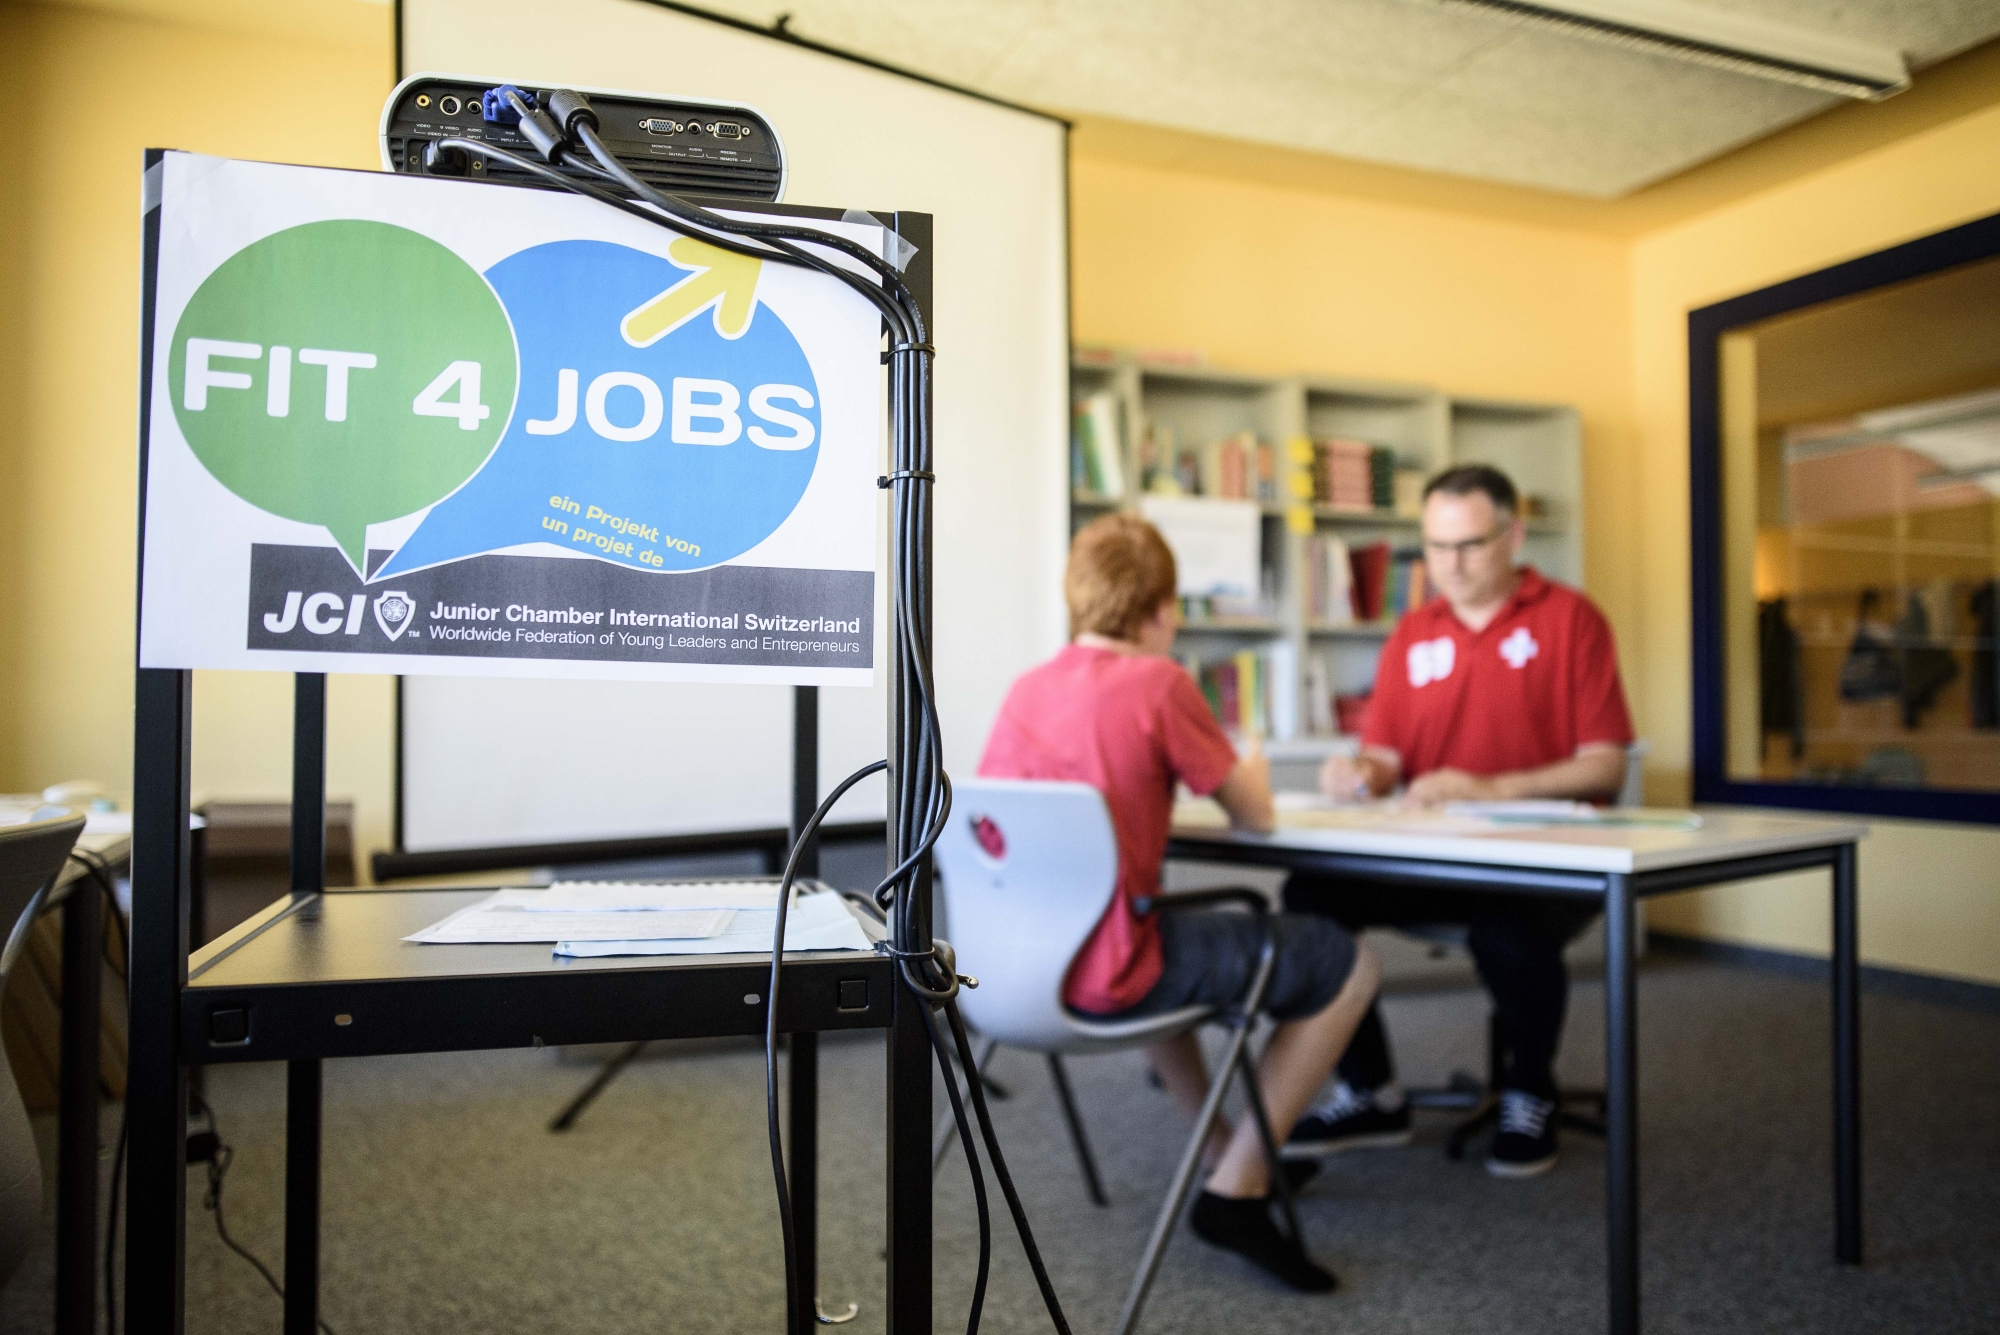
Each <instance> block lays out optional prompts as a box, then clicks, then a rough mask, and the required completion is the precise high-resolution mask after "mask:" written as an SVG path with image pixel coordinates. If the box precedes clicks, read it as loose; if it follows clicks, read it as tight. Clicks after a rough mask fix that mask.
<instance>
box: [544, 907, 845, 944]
mask: <svg viewBox="0 0 2000 1335" xmlns="http://www.w3.org/2000/svg"><path fill="white" fill-rule="evenodd" d="M777 926H778V910H777V909H776V908H775V907H773V908H769V909H741V910H738V911H737V914H736V920H735V921H734V922H732V923H730V924H729V930H728V931H726V932H724V933H722V934H721V935H720V936H711V937H707V938H705V939H702V940H688V939H685V938H682V939H678V940H672V941H636V940H634V941H572V940H564V941H562V942H560V943H558V944H557V946H556V954H558V955H570V956H577V957H595V956H603V955H737V954H742V955H769V954H770V953H771V934H772V933H773V932H774V931H776V930H777ZM874 945H875V943H874V942H873V941H871V940H870V939H869V937H868V933H867V932H866V931H864V930H863V929H862V926H861V923H860V922H859V921H858V920H857V919H856V918H855V916H854V914H853V912H852V911H851V910H850V909H849V908H848V907H847V901H846V900H844V899H842V898H841V897H840V896H839V895H837V894H831V893H822V894H816V895H800V896H799V897H798V898H797V899H795V900H793V901H792V908H791V912H789V913H787V914H786V915H785V949H786V950H787V951H794V950H872V949H874Z"/></svg>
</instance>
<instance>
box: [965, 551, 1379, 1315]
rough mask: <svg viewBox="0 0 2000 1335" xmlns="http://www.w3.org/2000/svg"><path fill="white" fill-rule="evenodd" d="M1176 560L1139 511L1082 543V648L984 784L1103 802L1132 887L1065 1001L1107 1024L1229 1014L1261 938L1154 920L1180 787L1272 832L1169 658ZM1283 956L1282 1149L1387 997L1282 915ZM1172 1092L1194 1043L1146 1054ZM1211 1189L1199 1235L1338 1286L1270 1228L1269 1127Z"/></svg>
mask: <svg viewBox="0 0 2000 1335" xmlns="http://www.w3.org/2000/svg"><path fill="white" fill-rule="evenodd" d="M1176 584H1177V581H1176V577H1175V570H1174V556H1173V552H1172V551H1171V550H1169V549H1168V547H1167V544H1166V542H1165V540H1164V539H1162V538H1161V537H1160V535H1159V532H1158V531H1157V530H1156V529H1154V528H1153V526H1152V525H1151V524H1148V523H1146V522H1145V521H1144V520H1142V519H1140V518H1138V517H1137V516H1135V515H1127V514H1117V515H1107V516H1105V517H1104V518H1102V519H1099V520H1097V521H1096V522H1094V523H1092V524H1089V525H1087V526H1086V527H1085V528H1083V529H1082V530H1081V531H1080V532H1079V533H1078V534H1077V535H1076V539H1075V541H1074V542H1073V543H1072V544H1071V546H1070V558H1069V568H1068V570H1067V571H1066V572H1065V574H1064V577H1063V593H1064V596H1065V597H1066V599H1067V600H1068V602H1069V612H1070V625H1071V629H1072V633H1073V634H1074V636H1075V638H1074V640H1073V641H1072V642H1071V643H1070V644H1069V645H1068V646H1067V647H1066V648H1064V649H1063V651H1062V652H1061V653H1059V654H1057V655H1056V656H1055V658H1053V659H1051V660H1050V661H1049V662H1047V663H1044V664H1042V666H1040V667H1038V668H1035V669H1033V670H1031V671H1029V672H1027V673H1024V674H1023V675H1022V676H1021V677H1020V679H1019V680H1017V681H1016V682H1015V683H1014V685H1013V688H1012V689H1011V690H1009V691H1008V693H1007V699H1006V701H1005V703H1003V704H1002V705H1001V707H1000V716H999V718H998V719H996V720H995V721H994V724H993V732H992V735H991V736H990V737H989V738H988V739H987V743H986V754H985V756H984V758H983V759H982V760H981V761H980V764H979V772H980V774H981V775H982V776H985V777H987V778H998V779H1058V780H1070V781H1080V782H1083V783H1087V784H1090V785H1091V786H1092V787H1094V788H1096V789H1097V790H1098V791H1099V792H1101V793H1103V794H1104V801H1105V805H1106V806H1107V807H1108V808H1109V809H1110V812H1111V823H1112V825H1113V827H1114V829H1115V832H1116V836H1117V841H1118V884H1117V887H1116V890H1115V892H1114V894H1113V895H1112V900H1111V904H1110V906H1109V907H1108V908H1107V909H1106V910H1105V913H1104V917H1103V919H1102V920H1101V921H1100V922H1099V923H1098V925H1097V928H1096V929H1095V930H1094V931H1093V932H1092V933H1091V936H1090V938H1089V939H1088V940H1087V941H1086V942H1085V943H1084V945H1083V948H1082V949H1081V950H1080V951H1078V952H1077V956H1076V959H1075V961H1074V962H1073V963H1072V964H1071V966H1070V970H1069V975H1068V978H1067V980H1066V982H1065V984H1064V989H1063V1000H1064V1002H1065V1003H1066V1004H1067V1005H1069V1006H1071V1007H1072V1008H1074V1009H1076V1010H1078V1011H1081V1012H1084V1013H1087V1014H1090V1015H1093V1016H1099V1017H1107V1018H1108V1017H1117V1016H1140V1015H1149V1014H1157V1013H1160V1012H1163V1011H1169V1010H1173V1009H1176V1008H1178V1007H1181V1006H1187V1005H1193V1004H1197V1003H1199V1004H1208V1005H1228V1004H1230V1003H1232V1002H1235V1001H1237V1000H1240V999H1241V997H1242V996H1243V993H1244V992H1245V991H1246V990H1247V989H1248V987H1249V985H1250V979H1251V974H1252V972H1253V971H1254V970H1255V968H1256V964H1257V959H1258V954H1259V952H1260V950H1261V941H1262V938H1261V936H1260V934H1259V932H1258V930H1257V923H1256V920H1255V919H1254V918H1252V917H1251V916H1250V915H1248V914H1244V913H1232V912H1191V911H1181V912H1173V913H1159V914H1152V913H1149V914H1143V915H1142V914H1140V913H1137V912H1135V911H1134V908H1133V901H1134V900H1135V899H1137V898H1140V897H1144V896H1156V895H1158V894H1159V893H1160V864H1161V863H1162V861H1164V859H1165V855H1166V846H1167V831H1168V826H1169V824H1170V821H1171V818H1172V814H1173V801H1174V785H1175V784H1176V783H1177V782H1178V783H1185V784H1186V785H1187V786H1188V788H1189V789H1190V790H1191V791H1192V792H1195V793H1197V794H1203V795H1213V796H1214V797H1215V799H1216V800H1217V801H1218V802H1220V803H1221V804H1222V806H1223V809H1224V810H1226V811H1227V812H1228V813H1229V815H1230V819H1231V821H1232V822H1234V823H1235V824H1237V825H1240V826H1245V827H1248V828H1251V829H1257V830H1269V829H1270V828H1271V827H1272V825H1273V823H1274V813H1273V805H1272V799H1271V778H1270V764H1269V762H1268V761H1266V760H1265V759H1264V757H1263V756H1262V755H1261V754H1256V753H1253V754H1251V755H1249V756H1246V757H1243V758H1241V759H1239V758H1238V757H1237V755H1236V749H1235V747H1233V746H1232V745H1231V744H1230V742H1229V739H1228V738H1227V737H1226V736H1224V735H1223V732H1222V729H1221V727H1220V726H1219V725H1218V724H1217V723H1216V721H1215V718H1214V716H1213V715H1212V714H1210V712H1209V709H1208V704H1207V702H1206V701H1205V700H1203V698H1202V695H1201V692H1200V690H1199V689H1198V688H1197V687H1196V686H1195V684H1194V682H1193V680H1192V679H1191V678H1190V677H1189V676H1188V674H1187V673H1186V672H1185V671H1184V670H1183V669H1182V668H1181V667H1180V665H1179V664H1177V663H1175V662H1174V661H1173V659H1171V658H1169V657H1168V656H1167V653H1168V650H1169V649H1171V648H1172V646H1173V641H1174V632H1175V629H1176V628H1177V627H1178V625H1179V622H1180V607H1179V603H1178V601H1177V600H1176V597H1175V592H1176ZM1268 921H1269V924H1270V930H1271V936H1272V939H1273V941H1274V942H1275V944H1276V947H1277V951H1276V959H1275V963H1274V967H1273V970H1272V974H1271V980H1270V984H1269V986H1268V988H1267V989H1266V992H1265V995H1264V1005H1263V1009H1264V1010H1265V1011H1266V1012H1267V1013H1268V1014H1269V1015H1271V1017H1272V1018H1273V1019H1276V1020H1278V1021H1279V1025H1278V1028H1277V1030H1276V1032H1275V1033H1274V1034H1273V1035H1272V1037H1271V1041H1270V1043H1269V1044H1268V1045H1267V1046H1266V1047H1265V1049H1264V1058H1263V1062H1262V1065H1261V1067H1260V1072H1259V1084H1260V1085H1261V1087H1262V1089H1263V1094H1264V1101H1265V1104H1266V1106H1267V1108H1268V1109H1269V1112H1270V1117H1271V1122H1272V1130H1273V1131H1274V1132H1275V1133H1276V1134H1277V1135H1278V1136H1279V1137H1281V1138H1282V1137H1283V1136H1285V1135H1286V1134H1287V1133H1288V1132H1289V1131H1290V1130H1291V1127H1292V1124H1293V1123H1294V1122H1295V1121H1297V1119H1298V1116H1299V1114H1300V1113H1301V1112H1302V1111H1303V1110H1304V1108H1305V1106H1306V1102H1307V1100H1309V1099H1310V1098H1311V1097H1312V1094H1313V1092H1314V1091H1315V1090H1316V1089H1317V1088H1318V1087H1319V1086H1320V1084H1321V1083H1322V1082H1323V1081H1325V1079H1326V1078H1327V1075H1328V1074H1329V1073H1330V1072H1331V1071H1332V1069H1333V1064H1334V1062H1335V1061H1336V1060H1337V1059H1338V1058H1339V1056H1340V1053H1341V1050H1342V1049H1344V1048H1345V1047H1346V1046H1347V1042H1348V1039H1349V1038H1350V1037H1352V1036H1353V1033H1354V1029H1355V1026H1356V1025H1357V1024H1359V1023H1360V1021H1361V1017H1362V1015H1363V1014H1364V1013H1366V1011H1367V1010H1368V1007H1369V1004H1370V1002H1371V1001H1372V1000H1373V999H1374V996H1375V985H1376V982H1377V979H1378V978H1379V976H1380V965H1379V964H1378V963H1377V961H1376V959H1375V956H1374V954H1373V952H1372V951H1370V950H1369V949H1368V947H1366V946H1364V945H1357V943H1356V942H1355V940H1354V938H1353V937H1352V936H1350V935H1349V934H1348V933H1347V932H1346V931H1345V930H1344V929H1343V928H1341V927H1340V926H1338V925H1337V924H1335V923H1334V922H1332V921H1331V920H1329V919H1326V918H1320V917H1311V916H1302V915H1295V914H1273V915H1272V916H1271V917H1270V919H1269V920H1268ZM1148 1055H1149V1057H1150V1059H1151V1061H1152V1064H1153V1069H1154V1070H1155V1071H1156V1072H1158V1073H1159V1075H1160V1078H1161V1081H1162V1083H1164V1084H1165V1085H1166V1087H1167V1090H1168V1091H1169V1092H1170V1093H1171V1094H1172V1095H1173V1096H1174V1098H1175V1099H1176V1101H1178V1102H1179V1103H1180V1104H1181V1105H1182V1107H1184V1108H1185V1109H1187V1111H1188V1112H1189V1114H1190V1115H1191V1116H1192V1115H1193V1114H1195V1113H1198V1112H1199V1111H1200V1108H1201V1104H1202V1100H1203V1099H1204V1097H1205V1096H1206V1095H1207V1092H1208V1074H1207V1071H1206V1069H1205V1067H1204V1066H1203V1063H1202V1057H1201V1049H1200V1047H1199V1046H1197V1044H1196V1043H1195V1040H1194V1036H1193V1035H1192V1034H1186V1035H1183V1036H1182V1037H1180V1038H1178V1039H1174V1040H1172V1041H1171V1042H1167V1043H1161V1044H1158V1045H1156V1046H1154V1047H1153V1048H1151V1049H1150V1050H1149V1052H1148ZM1208 1162H1209V1165H1210V1168H1211V1171H1210V1174H1209V1177H1208V1181H1207V1183H1206V1185H1205V1189H1204V1190H1203V1191H1202V1193H1201V1195H1200V1196H1199V1197H1198V1198H1197V1199H1196V1201H1195V1205H1194V1210H1193V1211H1192V1214H1191V1216H1190V1220H1189V1222H1190V1225H1191V1226H1192V1227H1193V1229H1194V1231H1195V1233H1196V1234H1197V1235H1198V1236H1199V1237H1201V1238H1203V1239H1204V1240H1206V1241H1208V1242H1211V1243H1213V1244H1215V1245H1216V1246H1219V1247H1225V1248H1228V1249H1229V1250H1231V1251H1235V1252H1237V1253H1239V1254H1241V1255H1243V1256H1244V1257H1246V1258H1248V1259H1249V1260H1250V1261H1252V1262H1253V1263H1255V1264H1257V1265H1259V1266H1261V1267H1263V1268H1264V1269H1265V1270H1268V1271H1269V1272H1271V1273H1272V1274H1274V1275H1276V1276H1278V1277H1279V1278H1280V1279H1282V1280H1284V1281H1285V1282H1286V1283H1288V1284H1291V1285H1292V1286H1293V1287H1295V1288H1299V1289H1303V1290H1306V1291H1309V1292H1326V1291H1329V1290H1331V1289H1332V1288H1334V1287H1335V1284H1336V1281H1335V1279H1334V1277H1333V1275H1332V1274H1331V1273H1330V1272H1328V1271H1326V1270H1325V1269H1323V1268H1321V1267H1320V1266H1318V1265H1317V1264H1315V1263H1314V1262H1313V1261H1312V1259H1311V1258H1310V1257H1308V1256H1306V1255H1305V1253H1304V1252H1303V1250H1301V1249H1300V1248H1299V1247H1298V1246H1297V1244H1295V1243H1294V1242H1292V1241H1291V1240H1290V1239H1288V1238H1287V1237H1286V1236H1285V1234H1284V1233H1283V1232H1281V1231H1280V1230H1279V1229H1278V1228H1277V1226H1276V1225H1275V1224H1274V1223H1273V1222H1272V1219H1271V1215H1270V1209H1269V1195H1270V1179H1269V1168H1268V1164H1267V1163H1266V1161H1265V1157H1264V1151H1263V1146H1262V1143H1261V1140H1260V1138H1259V1136H1258V1132H1257V1125H1256V1121H1255V1119H1253V1118H1250V1117H1244V1118H1242V1119H1240V1121H1239V1122H1238V1123H1237V1125H1236V1127H1235V1129H1234V1131H1233V1132H1232V1131H1228V1130H1226V1129H1219V1130H1218V1133H1217V1135H1216V1136H1215V1137H1214V1138H1213V1139H1212V1141H1211V1144H1210V1146H1209V1154H1208Z"/></svg>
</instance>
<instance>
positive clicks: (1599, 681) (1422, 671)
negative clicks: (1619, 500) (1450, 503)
mask: <svg viewBox="0 0 2000 1335" xmlns="http://www.w3.org/2000/svg"><path fill="white" fill-rule="evenodd" d="M1631 741H1632V716H1631V714H1630V713H1629V712H1627V710H1626V708H1625V692H1624V690H1623V689H1622V688H1621V687H1620V686H1619V684H1618V651H1617V649H1616V648H1615V647H1614V646H1613V644H1612V642H1611V627H1610V625H1609V624H1607V623H1606V622H1605V620H1604V614H1603V613H1601V612H1599V611H1598V610H1597V608H1596V607H1595V606H1593V605H1592V604H1591V601H1590V600H1589V599H1588V598H1586V597H1584V596H1583V595H1582V594H1581V593H1578V592H1577V591H1576V590H1575V589H1572V588H1569V587H1567V586H1565V585H1562V584H1557V583H1554V582H1552V581H1550V580H1547V579H1544V578H1543V577H1542V576H1541V574H1540V573H1539V572H1537V571H1536V570H1535V569H1534V567H1532V566H1527V567H1523V568H1522V570H1521V582H1520V584H1519V586H1518V587H1517V588H1516V589H1515V590H1514V596H1513V597H1512V598H1510V599H1508V601H1507V605H1506V606H1505V607H1503V608H1501V609H1500V614H1499V615H1498V616H1496V617H1494V618H1493V620H1491V621H1490V622H1488V623H1487V624H1486V628H1485V629H1484V630H1479V631H1475V630H1472V629H1470V628H1468V627H1467V626H1466V624H1465V623H1464V622H1462V621H1460V620H1459V619H1458V617H1457V616H1456V615H1455V614H1453V612H1452V610H1451V605H1450V604H1449V603H1447V602H1446V601H1445V600H1444V599H1443V598H1433V599H1432V600H1431V601H1429V602H1427V603H1425V604H1424V605H1423V606H1422V607H1419V608H1417V609H1415V610H1414V611H1412V612H1410V613H1409V614H1408V615H1406V616H1404V618H1403V619H1402V621H1401V622H1400V623H1399V624H1398V625H1397V627H1396V629H1395V631H1394V632H1393V633H1392V634H1391V635H1390V636H1389V642H1388V643H1387V644H1386V645H1384V646H1383V648H1382V658H1381V662H1380V663H1379V665H1378V666H1377V667H1376V669H1375V698H1374V699H1373V701H1371V702H1370V704H1369V706H1368V719H1367V722H1366V723H1364V724H1363V725H1362V729H1361V742H1362V745H1364V746H1374V747H1381V748H1383V749H1384V750H1389V751H1394V752H1395V753H1396V754H1397V755H1399V756H1401V757H1402V761H1403V777H1404V779H1406V780H1408V779H1414V778H1416V777H1417V776H1419V775H1422V774H1427V773H1429V772H1430V771H1432V770H1434V769H1461V770H1465V771H1466V772H1468V773H1471V774H1480V775H1485V774H1503V773H1506V772H1508V771H1510V770H1523V769H1537V768H1540V767H1541V766H1543V765H1552V764H1554V763H1555V762H1557V761H1559V760H1567V759H1569V758H1570V757H1571V756H1573V755H1575V754H1576V752H1577V748H1578V747H1581V746H1587V745H1589V744H1590V743H1592V742H1607V743H1612V744H1615V745H1618V746H1625V745H1628V744H1629V743H1630V742H1631Z"/></svg>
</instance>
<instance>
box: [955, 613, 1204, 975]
mask: <svg viewBox="0 0 2000 1335" xmlns="http://www.w3.org/2000/svg"><path fill="white" fill-rule="evenodd" d="M1235 767H1236V748H1235V747H1233V746H1231V745H1230V744H1229V739H1228V738H1227V737H1225V736H1224V735H1223V733H1222V728H1221V726H1220V725H1219V724H1217V723H1216V721H1215V716H1214V715H1213V714H1211V713H1210V712H1209V709H1208V702H1207V701H1206V700H1204V699H1203V698H1202V694H1201V691H1200V689H1199V688H1198V687H1197V686H1196V685H1195V684H1194V681H1193V679H1192V678H1190V677H1189V676H1188V674H1187V672H1186V671H1185V670H1183V669H1182V668H1181V666H1180V665H1179V664H1178V663H1175V662H1174V661H1173V660H1172V659H1168V658H1152V657H1146V656H1142V655H1136V654H1121V653H1117V652H1114V651H1112V650H1110V649H1096V648H1090V647H1087V646H1084V645H1080V644H1072V645H1070V646H1068V647H1067V648H1065V649H1064V650H1063V651H1062V652H1061V653H1059V654H1057V655H1056V656H1055V657H1054V658H1052V659H1050V660H1049V661H1048V662H1046V663H1044V664H1042V665H1041V666H1040V667H1038V668H1034V669H1032V670H1030V671H1028V672H1025V673H1023V674H1022V675H1021V677H1020V678H1019V679H1018V680H1017V681H1015V683H1014V685H1013V687H1012V688H1011V689H1010V690H1009V691H1008V692H1007V699H1006V702H1005V703H1003V704H1002V705H1001V706H1000V717H999V718H997V719H995V720H994V722H993V732H992V735H991V736H989V737H988V738H987V739H986V754H985V756H984V757H982V758H981V760H980V762H979V773H980V775H981V776H982V777H984V778H989V779H1060V780H1067V781H1070V782H1081V783H1087V784H1089V785H1090V786H1091V787H1093V788H1095V789H1097V791H1098V792H1100V793H1103V794H1104V804H1105V806H1107V807H1109V808H1110V810H1111V824H1112V826H1113V828H1114V829H1115V830H1116V832H1117V836H1118V888H1117V893H1116V894H1115V895H1114V896H1113V898H1112V902H1111V904H1110V905H1109V906H1108V907H1107V908H1106V909H1105V913H1104V917H1103V918H1102V919H1101V920H1099V922H1098V924H1097V927H1096V928H1095V929H1094V930H1093V931H1092V932H1091V934H1090V938H1089V939H1088V940H1087V941H1085V942H1084V943H1083V949H1081V950H1079V951H1078V952H1077V956H1076V959H1075V961H1074V962H1073V963H1071V965H1070V970H1069V977H1068V980H1067V981H1066V982H1065V983H1064V985H1063V1000H1064V1001H1065V1002H1066V1003H1067V1004H1069V1005H1071V1006H1073V1007H1075V1008H1076V1009H1078V1010H1081V1011H1088V1012H1091V1013H1093V1014H1098V1015H1108V1014H1111V1013H1113V1012H1116V1011H1122V1010H1125V1009H1126V1008H1128V1007H1131V1006H1136V1005H1137V1004H1138V1003H1139V1002H1140V1001H1141V1000H1143V999H1144V998H1145V995H1146V993H1147V992H1148V991H1150V990H1151V989H1152V986H1153V984H1154V983H1156V982H1158V981H1159V979H1160V928H1159V923H1158V922H1157V921H1156V920H1155V919H1153V918H1151V917H1143V918H1142V917H1139V916H1138V915H1136V914H1135V913H1133V912H1132V900H1133V899H1134V898H1135V897H1136V896H1140V895H1156V894H1158V893H1159V892H1160V863H1161V862H1162V861H1164V860H1165V858H1166V852H1167V831H1168V828H1169V826H1170V825H1171V823H1172V820H1173V807H1174V783H1175V781H1176V780H1179V781H1180V782H1182V783H1185V784H1186V785H1187V786H1188V788H1189V789H1190V790H1192V791H1193V792H1196V793H1199V794H1201V795H1203V796H1206V795H1208V794H1209V793H1212V792H1214V791H1215V790H1216V789H1217V788H1219V787H1221V786H1222V781H1223V780H1224V779H1226V778H1228V777H1229V772H1230V771H1231V770H1232V769H1234V768H1235Z"/></svg>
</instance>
